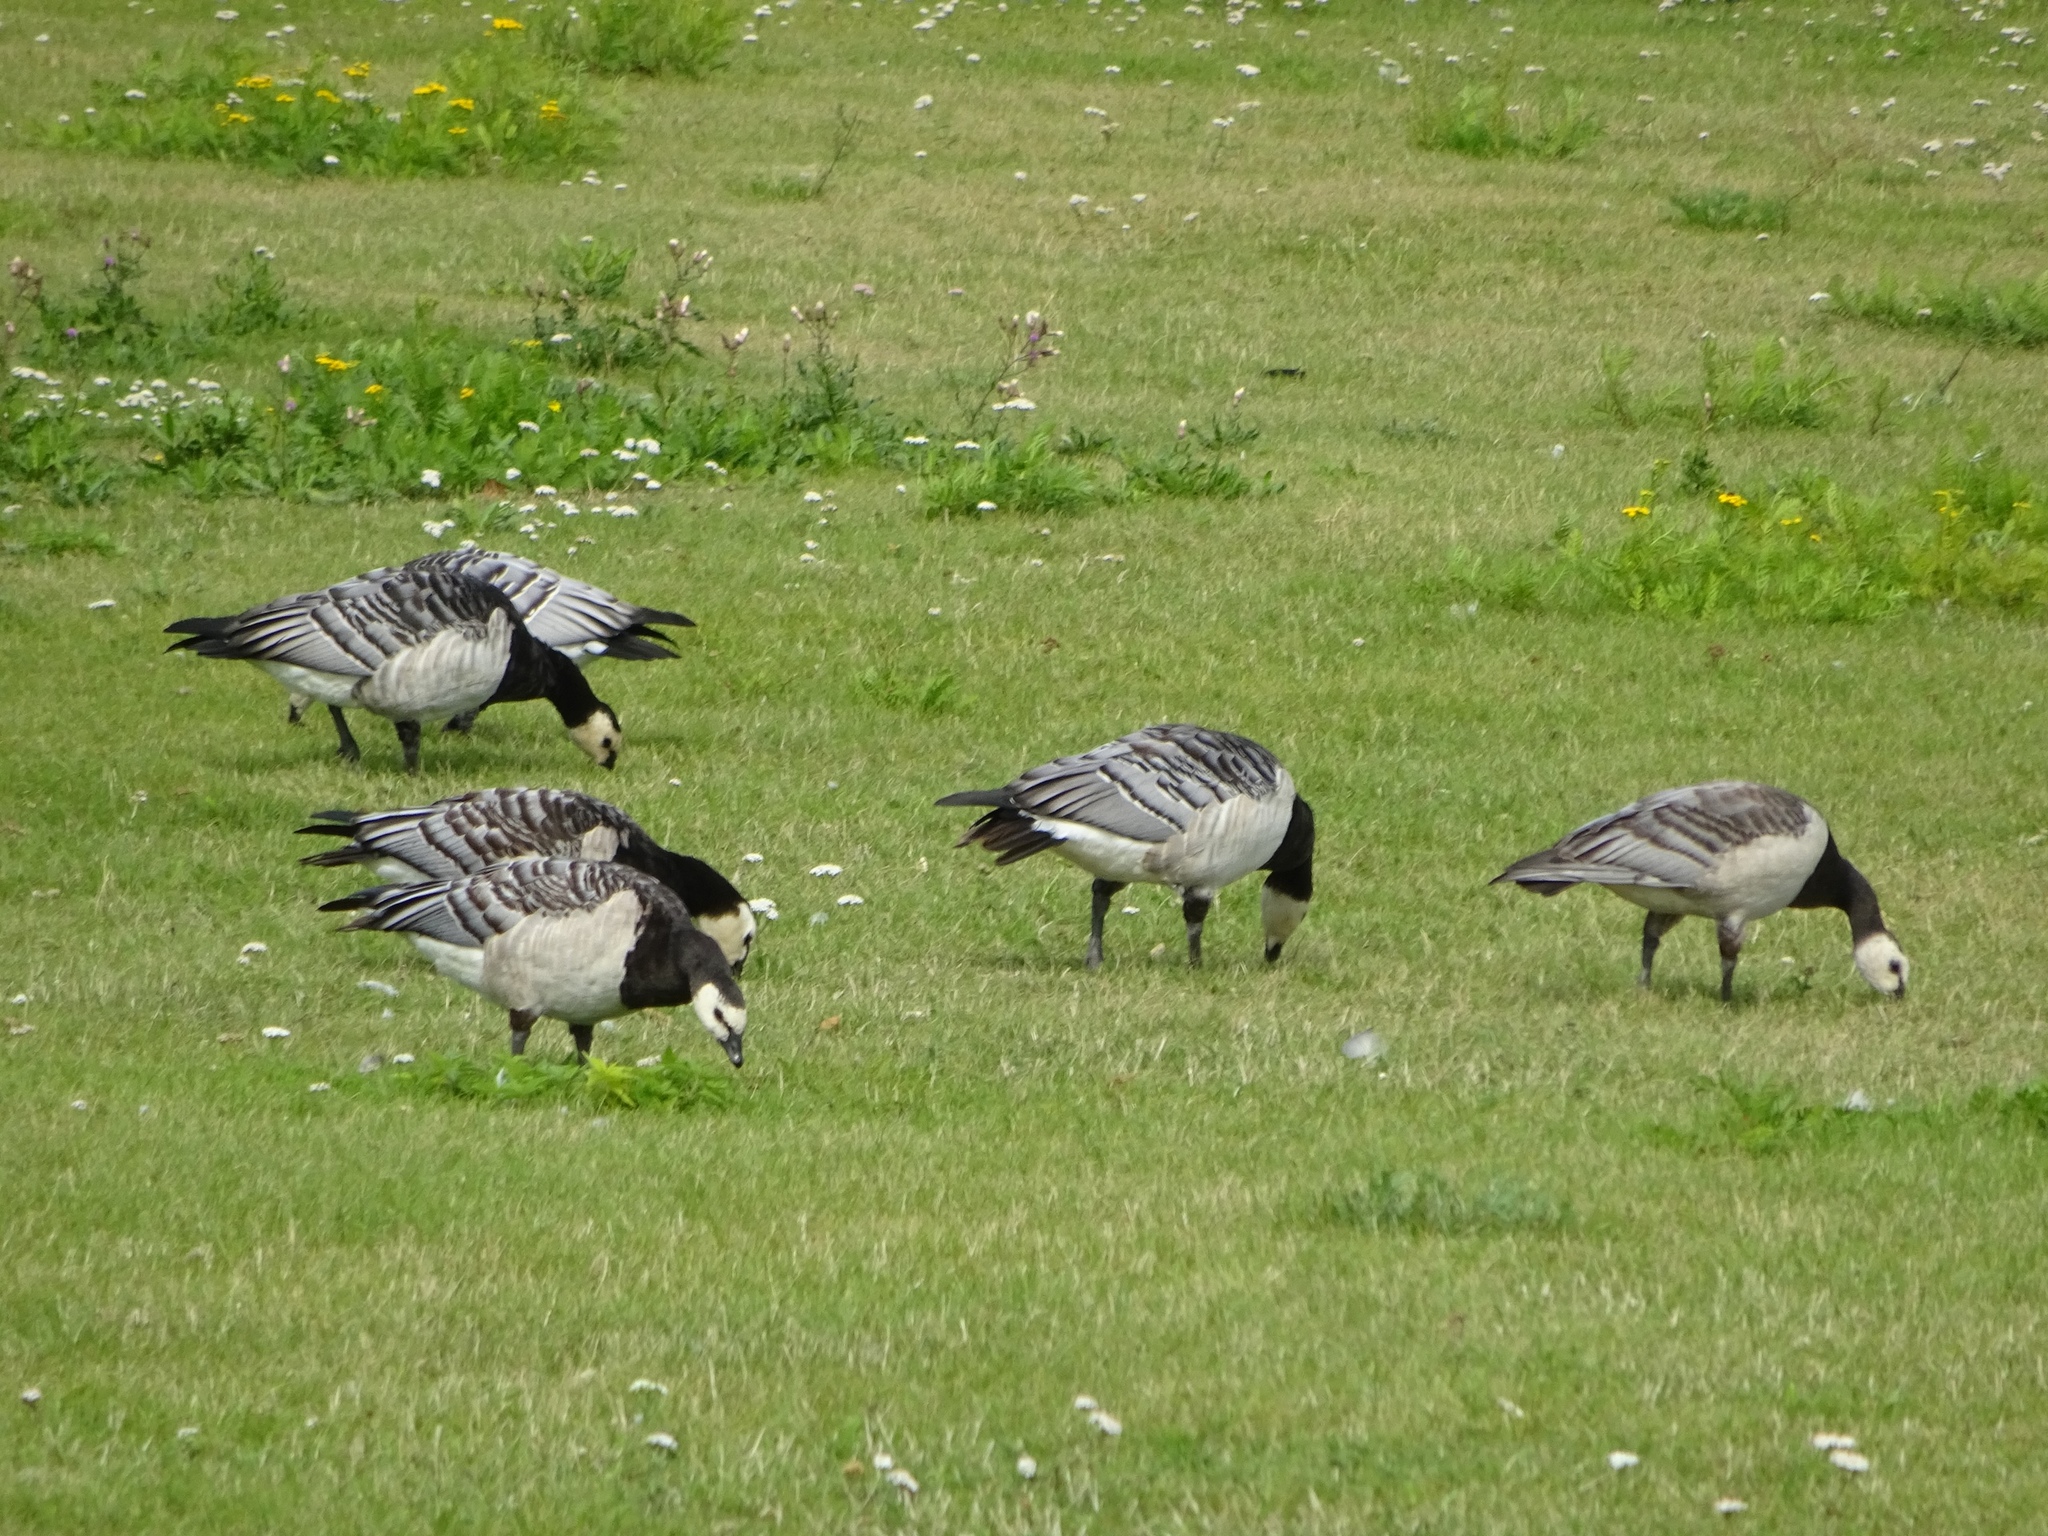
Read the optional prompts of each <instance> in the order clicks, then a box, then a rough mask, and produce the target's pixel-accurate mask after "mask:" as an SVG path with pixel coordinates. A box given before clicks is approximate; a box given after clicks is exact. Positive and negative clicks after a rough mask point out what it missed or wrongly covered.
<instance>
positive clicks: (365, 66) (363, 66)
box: [342, 61, 370, 80]
mask: <svg viewBox="0 0 2048 1536" xmlns="http://www.w3.org/2000/svg"><path fill="white" fill-rule="evenodd" d="M342 73H343V74H344V75H347V76H348V77H349V79H351V80H367V79H369V78H370V66H369V63H368V62H367V61H365V62H363V63H360V64H351V65H349V67H348V68H347V69H344V70H343V71H342Z"/></svg>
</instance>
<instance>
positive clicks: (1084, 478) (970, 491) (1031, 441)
mask: <svg viewBox="0 0 2048 1536" xmlns="http://www.w3.org/2000/svg"><path fill="white" fill-rule="evenodd" d="M910 446H912V447H915V448H921V449H923V450H924V453H923V459H922V462H921V464H920V465H919V466H918V467H919V468H921V469H922V470H923V472H924V481H923V484H922V485H921V486H920V487H919V492H920V496H921V499H922V501H923V505H924V508H925V510H926V511H927V512H930V513H932V514H933V515H935V516H937V515H950V514H952V513H956V512H958V513H966V514H972V513H976V512H996V511H1003V512H1078V511H1079V510H1081V509H1082V508H1083V507H1089V506H1093V505H1095V504H1097V503H1099V502H1103V501H1107V500H1109V499H1110V497H1111V496H1112V494H1113V489H1112V487H1111V486H1109V485H1108V484H1107V483H1105V482H1104V481H1103V479H1102V478H1101V477H1100V476H1099V475H1098V474H1096V473H1095V471H1094V470H1092V469H1091V468H1089V466H1088V465H1086V464H1084V463H1082V462H1080V460H1079V458H1078V457H1077V456H1075V455H1070V454H1062V453H1060V452H1059V451H1058V449H1057V447H1056V445H1055V443H1054V441H1053V435H1052V433H1051V432H1049V431H1047V430H1045V429H1043V428H1040V429H1039V430H1037V431H1035V432H1032V433H1030V434H1028V435H1026V436H1025V437H1022V438H1017V439H1013V438H1008V437H995V438H991V439H990V440H989V441H988V442H986V443H978V442H975V441H973V440H972V439H962V440H961V441H960V442H958V443H956V444H954V445H952V446H950V447H948V446H946V445H943V444H930V445H927V444H926V442H925V441H924V440H923V439H922V438H919V439H917V440H915V441H914V442H912V443H911V445H910Z"/></svg>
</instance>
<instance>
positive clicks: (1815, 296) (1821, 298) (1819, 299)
mask: <svg viewBox="0 0 2048 1536" xmlns="http://www.w3.org/2000/svg"><path fill="white" fill-rule="evenodd" d="M1832 297H1833V295H1832V294H1829V293H1826V292H1822V293H1809V294H1808V295H1807V296H1806V302H1807V303H1809V304H1825V303H1827V301H1828V300H1829V299H1830V298H1832Z"/></svg>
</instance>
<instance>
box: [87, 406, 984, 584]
mask: <svg viewBox="0 0 2048 1536" xmlns="http://www.w3.org/2000/svg"><path fill="white" fill-rule="evenodd" d="M953 451H954V452H955V453H979V452H981V444H979V443H977V442H976V441H974V439H973V438H971V437H963V438H961V439H960V441H959V442H957V443H955V444H954V445H953ZM110 606H111V605H110Z"/></svg>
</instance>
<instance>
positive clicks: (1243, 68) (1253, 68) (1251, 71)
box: [1237, 64, 1259, 80]
mask: <svg viewBox="0 0 2048 1536" xmlns="http://www.w3.org/2000/svg"><path fill="white" fill-rule="evenodd" d="M1237 72H1238V73H1239V74H1240V75H1243V76H1244V77H1245V78H1246V79H1247V80H1249V79H1251V77H1252V76H1253V75H1256V74H1257V73H1258V72H1259V66H1258V65H1256V64H1240V65H1238V66H1237Z"/></svg>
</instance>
